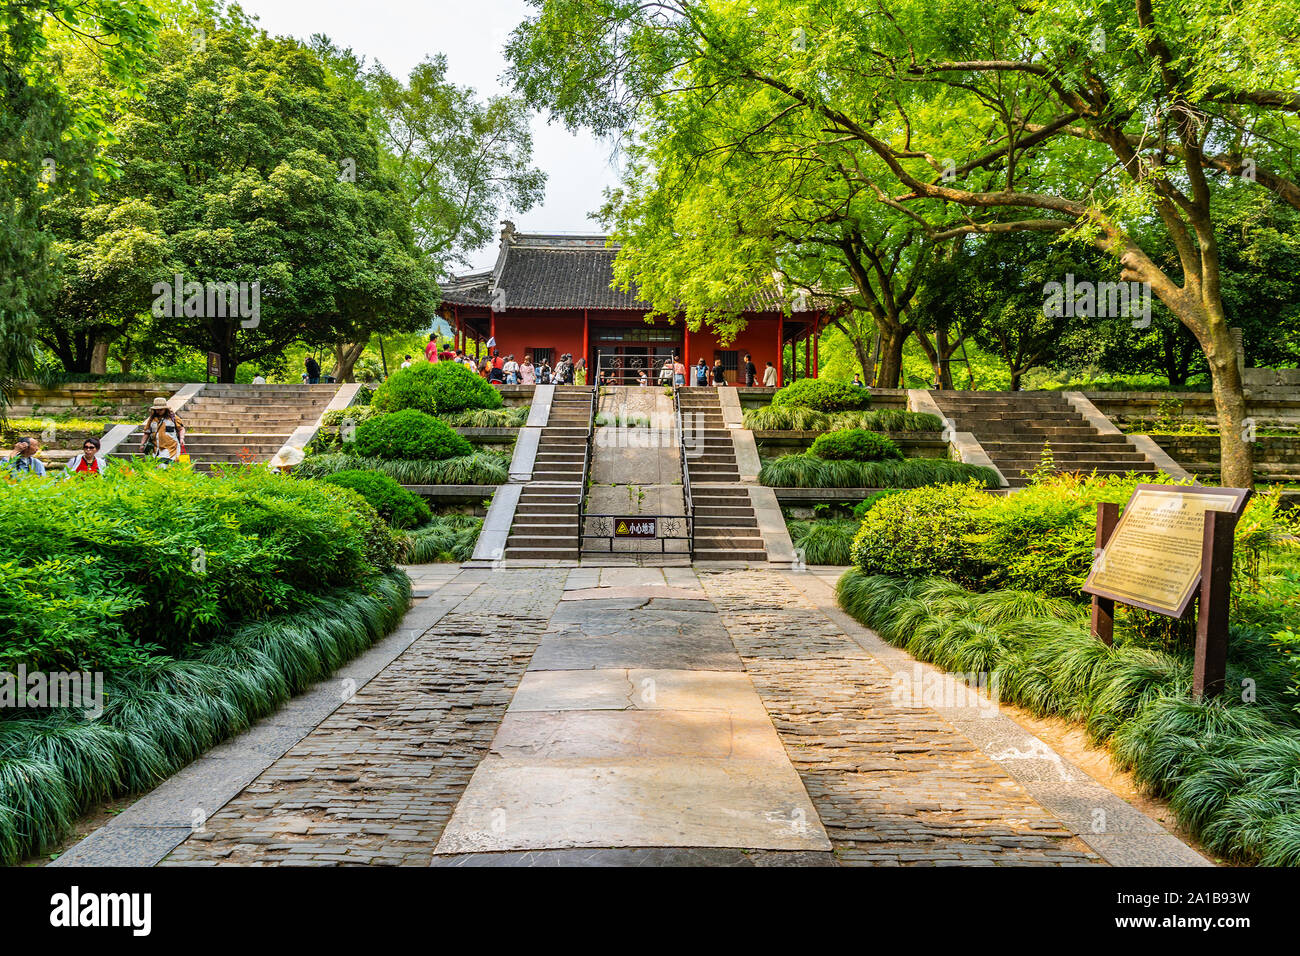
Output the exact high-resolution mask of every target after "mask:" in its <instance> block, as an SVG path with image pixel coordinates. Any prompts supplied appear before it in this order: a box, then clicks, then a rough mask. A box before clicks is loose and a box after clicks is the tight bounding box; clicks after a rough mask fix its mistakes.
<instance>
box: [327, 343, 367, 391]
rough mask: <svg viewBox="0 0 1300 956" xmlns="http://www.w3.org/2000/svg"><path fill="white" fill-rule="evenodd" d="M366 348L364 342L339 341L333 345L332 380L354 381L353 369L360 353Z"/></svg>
mask: <svg viewBox="0 0 1300 956" xmlns="http://www.w3.org/2000/svg"><path fill="white" fill-rule="evenodd" d="M365 350H366V343H365V342H340V343H338V344H337V345H335V346H334V380H335V381H336V382H354V381H356V379H355V378H354V377H353V374H354V372H353V370H354V369H355V367H356V364H357V360H358V359H360V358H361V353H362V352H364V351H365Z"/></svg>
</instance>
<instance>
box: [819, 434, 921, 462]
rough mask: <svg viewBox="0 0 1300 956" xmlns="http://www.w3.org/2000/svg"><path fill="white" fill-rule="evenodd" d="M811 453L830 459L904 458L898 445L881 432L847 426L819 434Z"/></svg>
mask: <svg viewBox="0 0 1300 956" xmlns="http://www.w3.org/2000/svg"><path fill="white" fill-rule="evenodd" d="M809 453H810V454H812V455H815V456H816V457H818V458H824V459H826V460H828V461H884V460H886V459H888V458H902V457H903V453H902V452H901V451H899V450H898V446H897V445H895V444H894V443H893V442H892V441H890V440H889V439H888V438H887V437H885V436H884V435H882V434H880V433H879V432H870V431H867V430H866V429H865V428H846V429H843V430H842V431H837V432H827V433H826V434H825V435H818V436H817V440H816V441H815V442H813V444H812V448H811V449H810V452H809Z"/></svg>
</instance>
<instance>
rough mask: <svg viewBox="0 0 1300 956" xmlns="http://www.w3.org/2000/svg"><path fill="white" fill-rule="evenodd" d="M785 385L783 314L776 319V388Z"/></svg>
mask: <svg viewBox="0 0 1300 956" xmlns="http://www.w3.org/2000/svg"><path fill="white" fill-rule="evenodd" d="M783 385H785V313H784V312H782V313H781V314H780V315H778V316H777V317H776V387H777V388H781V387H782V386H783Z"/></svg>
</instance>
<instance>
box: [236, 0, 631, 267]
mask: <svg viewBox="0 0 1300 956" xmlns="http://www.w3.org/2000/svg"><path fill="white" fill-rule="evenodd" d="M240 6H242V7H243V9H244V10H245V11H246V12H247V13H250V14H253V15H255V16H256V17H257V18H258V21H259V22H260V23H261V25H262V27H263V29H265V30H266V31H267V32H269V33H272V34H276V35H287V36H294V37H298V38H300V39H303V40H305V39H307V38H308V37H310V36H311V35H312V34H313V33H323V34H325V35H326V36H328V37H329V38H330V39H332V40H333V41H334V42H335V43H337V44H338V45H339V46H340V47H351V48H352V50H353V52H354V53H356V54H357V55H358V56H364V57H366V59H367V60H378V61H379V62H380V63H383V64H384V66H385V67H387V68H388V71H389V72H390V73H392V74H393V75H394V76H401V77H405V76H406V75H407V74H408V73H410V71H411V69H412V67H414V66H415V65H416V64H417V63H419V62H420V61H421V60H423V59H424V58H425V57H426V56H429V55H432V54H435V53H445V54H446V55H447V76H448V79H450V80H451V81H452V82H453V83H456V84H458V85H461V86H472V87H474V89H475V90H477V91H478V92H479V94H480V95H481V96H487V95H490V94H492V93H496V92H505V91H506V89H507V87H506V85H505V84H503V83H501V82H500V77H501V76H502V74H504V73H505V72H506V62H505V58H504V57H503V56H502V52H501V51H502V48H503V47H504V46H505V42H506V39H507V37H508V36H509V34H510V31H511V30H513V29H514V28H515V27H516V26H517V25H518V24H519V23H520V21H522V20H523V18H524V16H525V15H526V13H527V12H528V11H529V10H530V9H531V8H529V7H527V6H526V5H525V3H524V2H523V0H428V2H425V3H419V2H416V0H242V2H241V3H240ZM611 153H612V150H611V148H610V146H609V145H608V144H607V143H603V142H600V141H597V140H595V139H593V138H592V137H591V136H590V135H588V134H585V133H584V134H580V135H579V136H576V137H575V136H571V135H569V133H568V132H566V131H565V129H564V127H562V126H560V125H559V124H550V125H548V124H547V122H546V120H545V118H544V117H541V116H538V117H535V118H534V120H533V163H534V165H536V166H537V167H538V168H540V169H542V170H543V171H544V172H545V173H546V175H547V182H546V196H545V198H544V199H543V201H542V203H541V204H540V205H538V206H535V207H534V208H533V209H532V210H531V211H529V212H526V213H511V214H509V218H511V219H513V220H514V222H515V225H516V226H518V228H519V230H520V231H521V232H596V231H598V230H599V228H600V226H599V224H598V223H596V222H594V221H593V220H590V219H588V218H587V214H588V213H589V212H594V211H595V210H596V209H597V208H598V207H599V206H600V203H601V198H602V196H601V191H602V190H603V189H604V188H605V187H606V186H612V185H614V184H615V183H616V182H617V179H618V171H617V169H616V167H615V166H614V165H613V164H612V162H611ZM503 218H504V217H503ZM495 260H496V242H495V240H494V241H493V242H492V244H491V245H490V246H489V247H487V248H485V249H480V250H478V251H477V252H476V253H475V254H474V255H473V256H472V257H471V265H472V268H473V269H474V270H478V269H487V268H490V267H491V266H492V263H493V262H494V261H495Z"/></svg>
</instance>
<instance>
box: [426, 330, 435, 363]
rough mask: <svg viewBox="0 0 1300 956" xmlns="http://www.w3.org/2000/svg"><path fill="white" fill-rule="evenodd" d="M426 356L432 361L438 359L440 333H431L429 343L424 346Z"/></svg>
mask: <svg viewBox="0 0 1300 956" xmlns="http://www.w3.org/2000/svg"><path fill="white" fill-rule="evenodd" d="M424 357H425V358H426V359H428V360H429V361H430V362H436V361H438V333H437V332H430V333H429V344H428V345H426V346H425V347H424Z"/></svg>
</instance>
